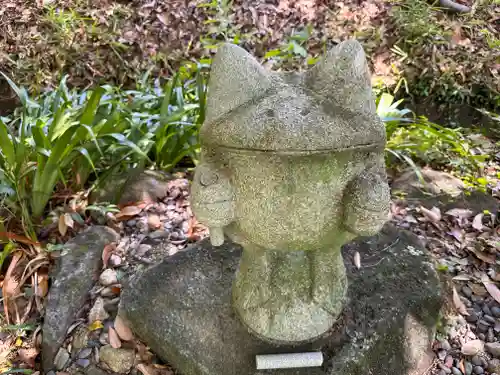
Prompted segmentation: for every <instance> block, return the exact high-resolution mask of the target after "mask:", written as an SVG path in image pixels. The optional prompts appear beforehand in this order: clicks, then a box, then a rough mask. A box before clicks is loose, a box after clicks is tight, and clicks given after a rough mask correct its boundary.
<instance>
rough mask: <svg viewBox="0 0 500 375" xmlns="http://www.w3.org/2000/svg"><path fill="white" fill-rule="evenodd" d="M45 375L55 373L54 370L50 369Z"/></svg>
mask: <svg viewBox="0 0 500 375" xmlns="http://www.w3.org/2000/svg"><path fill="white" fill-rule="evenodd" d="M46 375H56V372H55V371H54V370H50V371H48V372H47V374H46Z"/></svg>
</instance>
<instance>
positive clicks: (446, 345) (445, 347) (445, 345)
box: [439, 340, 451, 351]
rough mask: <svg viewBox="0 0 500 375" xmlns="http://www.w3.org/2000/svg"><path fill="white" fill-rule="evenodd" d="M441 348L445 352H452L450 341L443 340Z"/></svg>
mask: <svg viewBox="0 0 500 375" xmlns="http://www.w3.org/2000/svg"><path fill="white" fill-rule="evenodd" d="M439 347H440V348H441V349H443V350H446V351H449V350H451V345H450V343H449V342H448V340H442V341H440V342H439Z"/></svg>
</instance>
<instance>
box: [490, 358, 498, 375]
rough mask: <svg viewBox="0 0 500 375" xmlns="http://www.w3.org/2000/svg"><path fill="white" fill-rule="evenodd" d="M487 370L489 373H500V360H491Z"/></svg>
mask: <svg viewBox="0 0 500 375" xmlns="http://www.w3.org/2000/svg"><path fill="white" fill-rule="evenodd" d="M487 369H488V371H489V372H500V359H497V358H493V359H490V360H489V361H488V366H487Z"/></svg>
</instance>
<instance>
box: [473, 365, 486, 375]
mask: <svg viewBox="0 0 500 375" xmlns="http://www.w3.org/2000/svg"><path fill="white" fill-rule="evenodd" d="M474 374H478V375H481V374H484V369H483V368H482V367H481V366H476V367H474Z"/></svg>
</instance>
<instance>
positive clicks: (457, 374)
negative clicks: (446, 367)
mask: <svg viewBox="0 0 500 375" xmlns="http://www.w3.org/2000/svg"><path fill="white" fill-rule="evenodd" d="M451 372H452V373H453V375H463V374H462V371H460V370H459V369H457V368H456V367H452V368H451Z"/></svg>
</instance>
